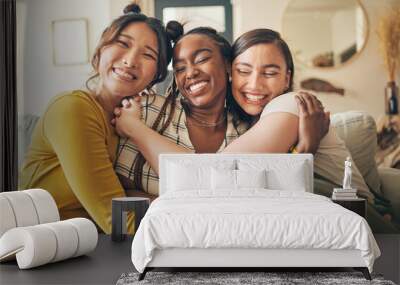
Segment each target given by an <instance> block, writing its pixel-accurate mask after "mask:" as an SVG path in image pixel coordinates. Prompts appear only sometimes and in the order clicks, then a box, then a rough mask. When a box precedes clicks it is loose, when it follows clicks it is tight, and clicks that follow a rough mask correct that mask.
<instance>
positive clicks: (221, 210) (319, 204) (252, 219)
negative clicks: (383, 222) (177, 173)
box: [132, 189, 380, 272]
mask: <svg viewBox="0 0 400 285" xmlns="http://www.w3.org/2000/svg"><path fill="white" fill-rule="evenodd" d="M217 194H218V197H216V195H217ZM165 248H274V249H280V248H289V249H299V248H301V249H357V250H360V251H361V256H362V258H363V259H364V260H365V264H366V266H367V267H368V269H369V271H370V272H372V267H373V263H374V260H375V259H376V258H377V257H379V255H380V251H379V248H378V246H377V244H376V241H375V239H374V237H373V235H372V232H371V229H370V228H369V226H368V223H367V222H366V221H365V219H363V218H362V217H360V216H359V215H357V214H355V213H353V212H351V211H349V210H347V209H344V208H342V207H341V206H339V205H337V204H335V203H333V202H332V201H330V200H329V199H328V198H326V197H323V196H320V195H315V194H312V193H307V192H298V191H278V190H275V191H271V190H266V189H246V190H243V189H242V190H240V191H229V190H226V191H221V190H219V191H218V193H215V192H214V193H212V194H211V193H210V195H207V193H205V192H201V194H199V191H195V190H193V191H184V192H179V193H177V192H171V193H166V194H164V195H162V196H161V197H159V198H157V199H156V200H155V201H154V202H153V203H152V204H151V206H150V208H149V210H148V212H147V213H146V215H145V217H144V219H143V220H142V222H141V224H140V226H139V228H138V230H137V233H136V235H135V238H134V240H133V243H132V262H133V264H134V266H135V268H136V269H137V270H138V271H139V272H143V270H144V268H145V267H146V265H147V264H148V263H149V262H150V261H151V260H152V258H153V253H154V250H155V249H165Z"/></svg>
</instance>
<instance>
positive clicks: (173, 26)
mask: <svg viewBox="0 0 400 285" xmlns="http://www.w3.org/2000/svg"><path fill="white" fill-rule="evenodd" d="M166 30H167V33H168V35H169V36H170V38H171V40H172V41H173V42H174V43H175V45H176V44H177V43H178V42H179V41H180V40H181V39H183V38H184V37H185V36H187V35H193V34H198V35H204V36H207V37H208V38H210V39H211V40H212V41H213V42H214V43H215V44H216V45H217V46H218V47H219V50H220V52H221V55H222V57H223V58H224V59H225V60H226V61H227V62H229V63H230V60H231V57H232V53H231V51H232V49H231V45H230V43H229V42H228V41H227V40H226V39H225V38H224V37H223V36H221V35H219V34H218V33H217V31H216V30H215V29H213V28H209V27H198V28H194V29H192V30H190V31H188V32H186V33H185V34H184V33H183V25H182V24H181V23H179V22H177V21H170V22H168V24H167V27H166ZM227 80H228V77H227ZM229 85H230V84H228V82H227V86H228V87H229ZM227 92H230V87H229V88H227ZM178 95H179V90H178V87H177V85H176V82H175V78H173V79H172V82H171V85H170V86H169V87H168V89H167V93H166V95H165V96H166V100H165V102H164V104H163V105H162V107H161V110H160V112H159V114H158V116H157V118H156V120H155V122H154V124H153V125H152V126H151V128H152V129H153V130H155V131H157V132H158V133H159V134H161V135H162V134H163V133H164V131H165V130H166V129H167V128H168V126H169V124H170V123H171V121H172V118H173V116H174V113H175V107H176V100H177V98H178ZM182 107H183V108H184V111H185V113H186V114H188V113H189V112H190V108H189V106H188V105H187V104H182ZM167 114H168V115H167ZM164 116H167V119H166V120H165V123H164V124H163V125H162V126H161V127H159V125H160V122H161V120H162V118H163V117H164ZM145 162H146V160H145V158H144V156H143V155H142V154H141V153H138V154H137V156H136V158H135V161H134V179H133V183H134V185H135V188H136V189H140V190H144V187H143V184H142V172H143V166H144V164H145Z"/></svg>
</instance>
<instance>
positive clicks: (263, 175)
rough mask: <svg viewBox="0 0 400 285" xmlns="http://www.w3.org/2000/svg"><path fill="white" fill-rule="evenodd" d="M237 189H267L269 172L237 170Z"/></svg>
mask: <svg viewBox="0 0 400 285" xmlns="http://www.w3.org/2000/svg"><path fill="white" fill-rule="evenodd" d="M235 172H236V183H237V188H267V171H266V170H265V169H263V170H235Z"/></svg>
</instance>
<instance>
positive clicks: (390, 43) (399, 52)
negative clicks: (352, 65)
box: [378, 8, 400, 81]
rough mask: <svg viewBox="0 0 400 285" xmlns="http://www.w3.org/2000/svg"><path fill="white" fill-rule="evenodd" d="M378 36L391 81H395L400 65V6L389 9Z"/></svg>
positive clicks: (382, 19) (381, 23)
mask: <svg viewBox="0 0 400 285" xmlns="http://www.w3.org/2000/svg"><path fill="white" fill-rule="evenodd" d="M378 36H379V39H380V51H381V53H382V57H383V62H384V65H385V68H386V71H387V73H388V76H389V81H394V80H395V76H396V70H397V68H398V67H399V65H400V8H394V9H392V10H390V11H388V13H387V14H386V15H385V16H383V17H382V18H381V20H380V23H379V29H378Z"/></svg>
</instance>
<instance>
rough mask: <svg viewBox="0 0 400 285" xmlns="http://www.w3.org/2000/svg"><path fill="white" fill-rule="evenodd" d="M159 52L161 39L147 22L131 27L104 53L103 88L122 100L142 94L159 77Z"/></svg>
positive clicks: (100, 71)
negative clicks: (156, 76) (157, 75)
mask: <svg viewBox="0 0 400 285" xmlns="http://www.w3.org/2000/svg"><path fill="white" fill-rule="evenodd" d="M158 52H159V51H158V42H157V36H156V34H155V33H154V31H153V30H152V29H150V28H149V26H148V25H147V24H146V23H143V22H137V23H131V24H129V25H128V26H127V27H125V28H124V29H123V30H122V31H121V33H120V34H119V35H118V36H117V37H116V39H115V41H114V42H112V43H111V44H109V45H107V46H105V47H103V49H102V50H101V53H100V61H99V67H98V72H99V75H100V82H101V88H102V89H103V90H105V91H107V93H109V94H112V95H113V96H114V97H116V98H118V99H122V98H123V97H126V96H130V95H136V94H138V93H139V92H140V91H142V90H143V89H145V88H146V86H147V85H149V83H150V82H151V81H152V80H153V79H154V78H155V75H156V72H157V58H158Z"/></svg>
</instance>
